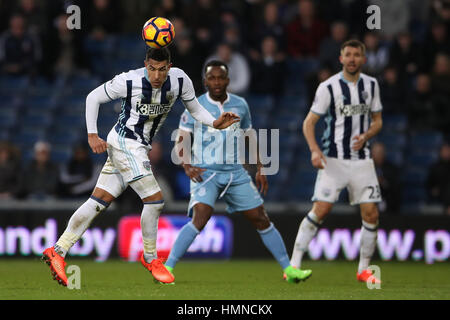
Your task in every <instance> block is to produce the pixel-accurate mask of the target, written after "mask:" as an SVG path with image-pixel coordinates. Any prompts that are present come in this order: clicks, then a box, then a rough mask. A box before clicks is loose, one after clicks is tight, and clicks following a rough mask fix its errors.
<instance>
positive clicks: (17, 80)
mask: <svg viewBox="0 0 450 320" xmlns="http://www.w3.org/2000/svg"><path fill="white" fill-rule="evenodd" d="M28 84H29V79H28V78H27V77H25V76H22V77H13V76H0V92H1V93H2V94H15V93H17V94H22V95H24V94H25V93H26V88H27V86H28Z"/></svg>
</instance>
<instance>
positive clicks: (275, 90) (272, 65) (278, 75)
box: [250, 36, 286, 96]
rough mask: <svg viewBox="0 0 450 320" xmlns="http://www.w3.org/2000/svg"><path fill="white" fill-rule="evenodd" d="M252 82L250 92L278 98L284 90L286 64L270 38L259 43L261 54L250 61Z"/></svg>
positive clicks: (273, 40) (274, 42)
mask: <svg viewBox="0 0 450 320" xmlns="http://www.w3.org/2000/svg"><path fill="white" fill-rule="evenodd" d="M250 66H251V70H252V77H251V78H252V81H251V88H250V91H252V92H254V93H261V94H272V95H275V96H279V95H281V94H282V93H283V90H284V79H285V76H286V64H285V57H284V54H282V53H280V52H279V51H278V48H277V42H276V40H275V39H274V38H273V37H272V36H267V37H265V38H264V39H263V41H262V43H261V54H258V56H255V58H254V59H252V60H251V64H250Z"/></svg>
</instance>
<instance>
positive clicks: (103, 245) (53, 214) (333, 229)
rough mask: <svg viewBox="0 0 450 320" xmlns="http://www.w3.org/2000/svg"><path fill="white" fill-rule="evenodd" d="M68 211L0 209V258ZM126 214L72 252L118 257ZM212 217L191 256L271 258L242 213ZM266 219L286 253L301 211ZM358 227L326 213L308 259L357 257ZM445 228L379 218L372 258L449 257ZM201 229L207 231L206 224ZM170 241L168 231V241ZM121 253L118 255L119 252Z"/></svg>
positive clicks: (31, 242)
mask: <svg viewBox="0 0 450 320" xmlns="http://www.w3.org/2000/svg"><path fill="white" fill-rule="evenodd" d="M72 213H73V212H72V211H64V210H63V211H46V212H43V211H36V210H34V211H31V210H20V211H18V210H14V211H11V210H6V211H1V212H0V258H2V259H5V258H8V257H18V256H26V257H36V256H38V255H39V254H40V250H41V249H42V248H45V246H46V245H52V244H53V242H54V241H56V239H57V237H58V236H59V235H60V234H61V233H62V232H63V230H64V228H65V226H66V225H67V222H68V220H69V218H70V216H71V215H72ZM130 215H131V216H134V218H135V220H136V219H137V221H138V215H137V214H136V213H130ZM127 216H129V215H128V214H127V215H122V214H119V213H118V212H117V211H115V210H108V211H107V212H106V213H102V216H101V217H98V218H97V219H96V220H95V221H94V223H93V224H92V225H91V226H90V228H89V232H87V234H88V237H89V239H88V240H86V241H85V239H84V238H83V241H80V244H81V245H79V246H78V245H77V247H76V249H75V251H74V255H77V256H88V257H90V258H95V259H96V260H98V261H102V260H106V259H111V258H118V257H119V240H120V237H121V236H120V230H119V224H120V221H121V219H122V218H124V217H127ZM217 217H218V220H215V221H214V222H212V221H210V223H209V224H211V223H213V224H217V225H218V226H219V227H220V228H221V229H220V230H219V229H216V230H219V231H220V232H222V234H219V241H222V242H220V243H219V246H218V247H217V246H216V248H212V247H213V246H214V245H212V246H209V247H208V248H205V247H203V248H197V253H195V252H191V255H190V257H191V258H199V257H200V258H202V257H204V258H222V259H223V258H232V259H233V258H236V259H239V258H254V259H261V258H262V259H264V258H270V253H269V252H268V251H267V250H266V248H265V247H264V246H263V244H262V241H261V239H260V237H259V236H258V233H257V232H256V230H255V229H254V228H253V226H251V224H250V223H249V222H248V221H246V220H245V218H244V217H242V216H239V215H218V216H217ZM161 218H162V219H160V226H161V220H162V221H168V219H169V220H170V221H172V222H173V221H177V222H176V223H173V224H171V223H169V224H171V225H172V226H171V228H173V229H174V230H175V231H177V229H178V230H179V228H181V226H182V225H183V224H184V223H185V222H184V219H185V214H184V213H183V212H171V214H170V215H168V214H164V215H162V216H161ZM270 218H271V220H272V222H273V223H274V224H275V225H276V227H277V228H278V230H279V231H280V233H281V235H282V236H283V238H284V240H285V243H286V247H287V250H288V253H289V255H290V254H291V252H292V247H293V244H294V240H295V236H296V234H297V230H298V226H299V223H300V221H301V219H302V218H303V216H298V215H293V214H288V213H286V214H276V215H272V216H271V217H270ZM186 221H187V220H186ZM166 227H167V226H166ZM360 227H361V220H360V217H359V216H358V215H356V214H346V215H334V216H333V215H331V216H329V217H328V218H327V220H326V221H325V222H324V224H323V226H322V228H321V229H320V230H319V232H318V234H317V235H316V238H315V239H314V240H313V241H312V243H311V245H310V251H309V257H308V258H309V259H315V260H318V259H327V260H334V259H348V260H355V259H357V258H358V251H359V249H358V243H359V230H360ZM449 230H450V228H449V220H448V219H447V217H445V216H423V215H409V216H395V217H393V216H385V217H382V219H381V224H380V226H379V233H378V247H377V250H376V252H375V255H374V260H379V259H381V260H397V261H404V260H417V261H422V262H425V263H434V262H438V261H448V259H449V257H450V232H449ZM203 232H210V231H207V230H206V228H205V230H204V231H203ZM165 234H167V233H165ZM212 236H214V235H212ZM212 236H211V237H212ZM211 237H210V235H208V237H206V238H204V239H206V240H205V241H210V240H211V239H210V238H211ZM122 238H123V236H122ZM208 239H209V240H208ZM173 240H174V233H173V232H172V233H171V239H170V241H173ZM158 241H159V240H158ZM170 241H169V242H170ZM211 241H213V240H211ZM158 243H159V242H158ZM211 243H213V242H211ZM216 244H217V243H216ZM165 246H166V249H168V248H169V247H170V246H168V245H167V241H166V245H165ZM227 246H228V247H227ZM166 253H168V250H167V252H166ZM120 256H122V257H123V255H120Z"/></svg>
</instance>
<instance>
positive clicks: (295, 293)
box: [0, 257, 450, 300]
mask: <svg viewBox="0 0 450 320" xmlns="http://www.w3.org/2000/svg"><path fill="white" fill-rule="evenodd" d="M67 263H68V266H69V265H78V266H79V267H80V270H81V289H80V290H77V289H72V290H69V289H68V288H65V287H62V286H60V285H58V284H57V283H56V281H54V280H52V277H51V274H50V270H49V268H48V267H47V265H45V264H44V263H43V262H41V261H40V260H39V259H38V258H37V257H36V258H34V259H2V260H0V274H1V275H2V276H1V277H0V300H6V299H14V300H16V299H26V300H28V299H44V300H48V299H149V300H186V299H189V300H264V299H268V300H308V299H315V300H321V299H331V300H336V299H346V300H349V299H363V300H366V299H383V300H391V299H402V300H403V299H446V300H447V299H450V272H449V270H450V269H449V267H450V263H449V262H444V263H436V264H433V265H426V264H424V263H423V262H386V261H379V262H378V261H374V262H373V264H376V265H378V266H379V267H380V268H381V279H382V281H383V284H382V285H381V289H372V290H369V289H368V288H367V286H366V284H365V283H360V282H357V281H356V280H355V271H356V268H357V262H356V261H352V262H348V261H333V262H329V261H309V260H307V261H305V263H304V268H311V269H312V270H313V276H312V277H311V278H310V279H309V280H307V281H306V282H301V283H299V284H290V283H286V282H285V281H283V280H282V278H281V277H282V272H281V268H280V267H279V266H278V264H277V263H276V262H275V261H272V260H251V261H250V260H230V261H210V260H208V261H192V260H191V261H189V260H184V261H181V262H180V263H179V264H178V265H177V267H176V269H175V277H176V280H175V281H176V284H175V285H170V286H169V285H158V284H155V283H154V282H153V278H152V277H151V275H150V274H149V273H148V271H146V270H145V269H144V268H143V267H142V266H141V265H140V263H129V262H125V261H120V260H109V261H107V262H103V263H99V262H94V261H93V260H90V259H68V260H67Z"/></svg>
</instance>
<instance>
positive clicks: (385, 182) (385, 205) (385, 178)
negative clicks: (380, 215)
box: [371, 142, 402, 215]
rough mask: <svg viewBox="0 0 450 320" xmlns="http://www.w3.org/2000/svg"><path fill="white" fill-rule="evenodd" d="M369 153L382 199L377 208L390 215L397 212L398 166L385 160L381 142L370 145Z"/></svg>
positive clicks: (399, 202)
mask: <svg viewBox="0 0 450 320" xmlns="http://www.w3.org/2000/svg"><path fill="white" fill-rule="evenodd" d="M371 153H372V159H373V162H374V164H375V171H376V173H377V177H378V183H379V184H380V189H381V196H382V199H383V201H382V202H380V203H379V210H380V212H385V213H388V214H392V215H396V214H399V212H400V205H401V194H402V190H401V183H400V179H399V168H397V166H395V165H393V164H392V163H390V162H389V161H388V160H386V149H385V147H384V144H382V143H381V142H375V143H374V144H373V145H372V149H371Z"/></svg>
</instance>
